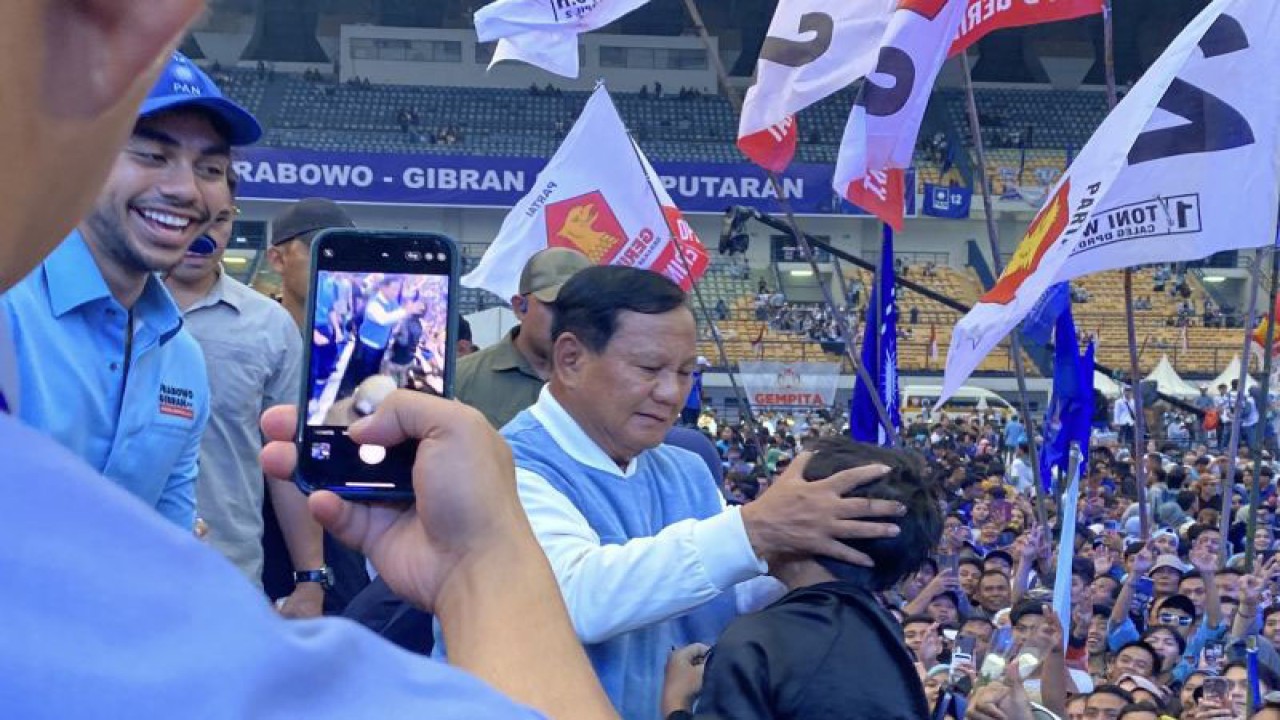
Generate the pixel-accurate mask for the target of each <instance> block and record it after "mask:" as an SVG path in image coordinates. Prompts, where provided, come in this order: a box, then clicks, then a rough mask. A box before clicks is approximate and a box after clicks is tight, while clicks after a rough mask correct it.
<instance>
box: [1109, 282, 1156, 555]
mask: <svg viewBox="0 0 1280 720" xmlns="http://www.w3.org/2000/svg"><path fill="white" fill-rule="evenodd" d="M1124 324H1125V329H1126V334H1127V335H1128V340H1129V388H1130V390H1131V391H1132V393H1133V403H1132V405H1131V406H1130V407H1131V409H1132V410H1133V477H1134V479H1135V481H1136V482H1137V484H1138V518H1139V520H1140V522H1141V525H1140V527H1141V528H1142V539H1143V540H1144V541H1145V540H1147V539H1149V538H1150V537H1151V517H1150V516H1149V515H1148V513H1147V482H1146V476H1147V465H1146V459H1147V453H1146V447H1147V445H1146V443H1147V421H1146V415H1145V414H1144V411H1143V409H1142V393H1141V392H1139V390H1140V388H1139V387H1138V383H1139V382H1140V381H1141V379H1142V375H1141V374H1140V372H1141V371H1140V370H1139V369H1138V330H1137V326H1136V324H1135V323H1134V317H1133V268H1125V269H1124ZM1123 401H1124V392H1123V391H1121V393H1120V398H1119V399H1118V400H1116V402H1123Z"/></svg>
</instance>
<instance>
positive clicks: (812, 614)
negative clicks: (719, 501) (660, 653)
mask: <svg viewBox="0 0 1280 720" xmlns="http://www.w3.org/2000/svg"><path fill="white" fill-rule="evenodd" d="M812 450H813V453H814V454H813V456H812V457H810V458H808V463H807V464H806V465H805V466H804V478H805V479H806V480H810V481H812V480H817V479H821V478H824V477H827V476H829V475H833V474H835V473H837V472H839V471H841V470H848V469H852V468H859V467H868V466H873V465H883V466H886V467H888V468H889V472H888V473H887V474H886V475H884V476H883V477H881V478H880V479H878V480H876V481H874V482H872V483H869V484H867V485H863V486H861V487H859V488H856V489H854V490H853V491H851V492H849V493H847V494H846V495H845V497H858V498H875V499H879V500H892V501H896V502H899V503H902V504H903V505H904V506H906V513H905V514H904V515H902V516H900V517H890V518H885V519H887V520H889V521H891V522H893V523H895V524H896V525H897V527H898V528H899V529H900V530H901V532H900V534H898V535H897V536H896V537H889V538H876V539H871V540H850V541H847V542H848V545H849V546H850V547H853V548H857V549H859V550H860V551H862V552H864V553H866V554H867V556H868V557H870V558H871V560H872V561H873V562H874V563H875V565H874V567H871V568H867V567H862V566H858V565H851V564H849V563H846V562H841V561H839V560H835V559H832V558H826V557H821V556H815V555H791V556H782V557H770V558H769V559H768V560H769V568H770V572H771V573H772V574H773V575H774V576H775V577H777V578H778V579H780V580H782V581H783V582H784V583H785V584H786V585H787V588H788V589H789V592H788V593H787V594H786V595H785V596H783V597H782V599H780V600H778V601H777V602H775V603H774V604H772V605H770V606H769V607H768V608H765V609H764V610H761V611H760V612H757V613H753V614H751V615H744V616H742V617H739V618H738V619H736V620H734V621H733V622H732V623H731V624H730V625H729V627H728V628H727V629H726V630H725V631H724V634H723V635H721V636H720V639H719V640H718V641H717V643H716V646H715V650H714V651H712V652H711V654H710V657H709V658H708V660H707V663H706V668H705V675H704V682H703V685H702V690H701V697H700V698H698V702H697V704H696V707H697V712H696V714H695V715H693V716H690V715H689V714H688V711H689V710H690V709H691V702H690V700H691V698H690V697H689V695H688V694H687V693H685V694H684V696H683V697H681V696H680V695H681V693H680V692H679V691H672V688H670V687H669V688H668V692H667V693H666V695H665V696H664V707H663V713H664V715H666V716H667V717H668V718H669V719H672V718H678V717H707V718H734V720H751V719H752V718H761V719H763V718H775V717H786V718H796V719H797V720H800V719H803V718H813V719H814V720H818V719H820V718H821V719H826V718H839V717H851V715H850V712H851V710H852V709H854V708H856V715H857V717H868V718H872V717H874V718H884V719H886V720H889V719H892V718H902V719H903V720H906V719H908V718H912V719H914V718H922V717H927V716H928V714H929V707H928V705H926V701H925V696H924V693H923V690H922V688H921V684H920V676H919V675H918V674H917V671H916V668H915V664H914V662H913V660H912V658H911V655H910V654H909V653H908V651H907V646H906V644H905V643H904V642H903V638H902V629H901V628H900V627H899V625H898V623H897V622H895V621H894V619H893V617H892V616H891V615H889V613H888V612H887V611H886V610H885V609H884V608H883V607H881V605H880V603H879V601H878V600H877V599H876V596H875V593H877V592H880V591H883V590H887V589H889V588H891V587H893V586H894V585H895V584H897V583H898V582H899V581H901V580H902V579H903V578H905V577H907V576H908V575H910V574H911V573H913V572H915V571H916V570H917V569H919V567H920V566H921V564H923V562H924V560H925V558H927V557H928V555H929V551H930V549H931V548H932V547H933V546H934V545H935V544H936V543H937V542H938V540H939V538H940V537H941V535H942V512H941V506H940V503H939V499H940V497H941V489H940V487H939V486H937V485H936V484H935V483H934V482H932V481H931V480H930V478H929V474H928V472H927V470H926V467H925V464H924V461H923V459H922V458H921V457H919V456H918V455H916V454H914V453H912V452H907V451H900V450H889V449H885V448H880V447H876V446H874V445H868V444H865V443H858V442H854V441H853V440H850V439H848V438H843V437H832V438H823V439H821V440H818V441H817V442H816V443H814V444H813V445H812ZM673 661H674V659H673ZM685 669H686V671H687V672H696V669H695V666H694V665H692V664H691V663H689V664H686V668H685ZM678 672H680V670H679V669H678V668H673V669H672V670H670V671H669V673H678ZM673 684H676V685H677V687H678V681H677V682H676V683H673Z"/></svg>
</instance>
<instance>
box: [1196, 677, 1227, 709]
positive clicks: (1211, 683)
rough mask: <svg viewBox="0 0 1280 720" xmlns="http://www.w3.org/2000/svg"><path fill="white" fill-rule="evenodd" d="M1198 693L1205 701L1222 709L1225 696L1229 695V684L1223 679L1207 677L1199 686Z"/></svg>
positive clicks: (1225, 701) (1225, 699)
mask: <svg viewBox="0 0 1280 720" xmlns="http://www.w3.org/2000/svg"><path fill="white" fill-rule="evenodd" d="M1200 692H1201V694H1202V696H1203V698H1204V699H1205V700H1206V701H1208V702H1210V703H1214V704H1215V705H1217V706H1218V707H1224V706H1226V703H1227V696H1228V695H1230V694H1231V682H1230V681H1229V680H1227V679H1226V678H1224V677H1208V678H1205V679H1204V684H1203V685H1201V686H1200Z"/></svg>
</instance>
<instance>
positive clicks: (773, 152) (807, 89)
mask: <svg viewBox="0 0 1280 720" xmlns="http://www.w3.org/2000/svg"><path fill="white" fill-rule="evenodd" d="M896 3H897V0H862V1H860V2H841V3H833V2H830V0H779V2H778V9H777V10H775V11H774V13H773V22H771V23H769V34H768V36H766V37H765V39H764V45H763V46H761V48H760V59H759V61H758V62H757V63H756V81H755V84H754V85H752V86H751V88H750V89H748V90H747V95H746V98H745V99H744V100H743V103H742V117H741V118H740V119H739V121H738V149H740V150H742V154H744V155H746V156H747V157H749V158H751V161H752V162H754V163H756V164H757V165H759V166H760V167H763V168H765V169H766V170H771V171H773V172H782V171H783V170H785V169H786V168H787V166H788V165H789V164H790V163H791V159H792V157H794V156H795V152H796V140H797V136H798V135H799V128H798V126H797V122H796V118H795V114H796V113H798V112H800V111H801V110H803V109H805V108H807V107H809V106H810V105H812V104H814V103H816V102H818V101H819V100H822V99H823V98H825V97H827V96H828V95H831V94H832V93H834V92H836V91H838V90H840V89H841V88H844V87H846V86H848V85H849V84H850V83H852V82H854V81H855V80H857V79H858V78H861V77H863V76H865V75H866V74H867V73H869V72H871V70H872V68H874V67H875V63H876V56H877V55H878V53H879V50H880V40H881V39H882V38H883V37H884V31H885V28H886V27H888V25H889V17H890V15H891V14H892V13H893V8H894V5H895V4H896Z"/></svg>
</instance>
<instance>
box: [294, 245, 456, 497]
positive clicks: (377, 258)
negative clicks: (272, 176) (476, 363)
mask: <svg viewBox="0 0 1280 720" xmlns="http://www.w3.org/2000/svg"><path fill="white" fill-rule="evenodd" d="M457 280H458V253H457V248H456V246H455V245H454V243H453V241H452V240H450V239H449V238H447V237H445V236H443V235H437V234H434V233H403V232H381V231H368V230H355V229H345V228H344V229H334V230H326V231H324V232H322V233H320V234H319V235H317V236H316V238H315V240H314V241H313V242H312V244H311V287H310V292H309V293H308V298H307V308H308V313H307V321H308V322H307V324H308V327H307V330H306V332H305V333H304V334H303V337H306V338H311V340H312V341H311V342H310V343H309V344H308V346H307V348H306V350H307V352H306V360H307V362H306V367H307V374H306V378H305V380H304V382H303V388H302V391H301V398H300V404H299V407H300V408H301V409H302V411H301V412H299V413H298V430H297V436H296V439H295V442H296V443H297V446H298V466H297V471H296V472H295V474H294V481H295V482H296V483H297V484H298V486H299V487H300V488H301V489H302V491H303V492H305V493H308V494H310V493H311V492H314V491H316V490H331V491H333V492H335V493H338V494H339V495H343V496H345V497H348V498H351V499H359V500H364V501H403V500H410V499H412V498H413V481H412V477H411V470H412V467H413V460H414V457H415V455H416V450H417V443H415V442H406V443H401V444H400V445H397V446H395V447H390V448H384V447H381V446H376V445H357V444H356V443H355V442H353V441H352V440H351V439H350V437H349V436H348V435H347V428H348V427H349V426H350V425H351V424H353V423H354V422H356V421H358V420H360V419H361V418H363V417H366V416H368V415H370V414H372V413H373V411H374V410H375V409H377V407H378V405H379V404H380V403H381V402H382V400H384V399H385V398H386V397H387V395H389V394H391V393H392V392H393V391H395V390H397V389H409V390H417V391H420V392H426V393H430V394H432V395H438V396H442V397H450V396H451V395H452V389H453V367H454V358H455V344H456V343H455V337H456V335H457V326H458V311H457V303H456V298H457V294H458V293H457Z"/></svg>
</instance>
